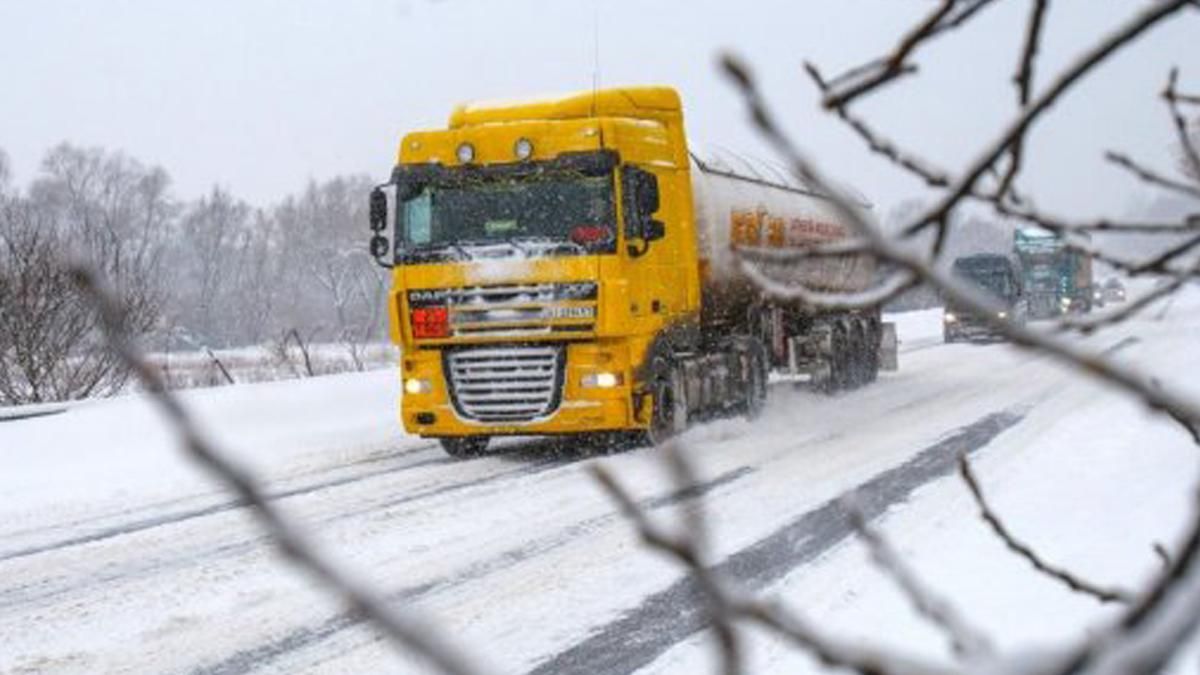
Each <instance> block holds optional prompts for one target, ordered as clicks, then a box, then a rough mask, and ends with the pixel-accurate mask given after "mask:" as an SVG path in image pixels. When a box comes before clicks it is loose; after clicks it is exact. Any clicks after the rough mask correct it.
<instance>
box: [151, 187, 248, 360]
mask: <svg viewBox="0 0 1200 675" xmlns="http://www.w3.org/2000/svg"><path fill="white" fill-rule="evenodd" d="M250 216H251V209H250V206H249V205H248V204H246V203H245V202H243V201H240V200H238V199H235V198H234V197H233V196H232V195H230V194H229V193H228V192H227V191H225V190H222V189H221V188H219V187H214V188H213V189H212V191H211V192H209V194H207V195H205V196H204V197H202V198H200V199H199V200H197V201H195V202H192V203H191V204H189V205H188V206H187V207H186V208H185V210H184V212H183V215H182V217H181V218H180V220H179V226H178V235H177V237H176V238H175V240H174V241H173V242H172V244H171V248H170V254H169V256H168V261H169V262H168V271H167V274H166V275H165V276H167V277H168V278H170V280H171V282H170V289H171V296H172V297H171V302H170V305H169V307H167V309H166V311H167V312H168V313H170V314H171V315H172V317H173V323H175V324H177V325H179V326H183V327H185V328H186V329H187V330H188V331H189V332H190V333H191V334H192V335H193V336H194V338H195V339H197V340H199V341H201V342H203V343H205V344H214V345H222V346H223V345H228V344H232V343H235V342H237V341H239V338H242V336H241V335H238V328H239V325H238V324H239V319H240V317H241V316H242V315H244V314H245V313H250V312H254V311H255V308H254V307H252V306H250V304H249V303H246V302H243V301H242V300H241V293H242V292H243V291H244V290H247V289H245V288H244V285H243V284H240V283H239V282H240V281H242V280H243V279H244V277H245V275H244V273H243V271H242V270H243V268H244V267H245V266H247V265H250V264H252V261H251V260H249V258H250V256H251V255H252V250H251V246H250V242H251V240H252V238H253V233H252V232H251V231H250Z"/></svg>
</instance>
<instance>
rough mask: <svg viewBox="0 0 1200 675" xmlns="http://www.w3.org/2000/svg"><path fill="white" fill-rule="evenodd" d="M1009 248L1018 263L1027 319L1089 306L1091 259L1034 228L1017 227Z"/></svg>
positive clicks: (1077, 310)
mask: <svg viewBox="0 0 1200 675" xmlns="http://www.w3.org/2000/svg"><path fill="white" fill-rule="evenodd" d="M1013 251H1014V252H1015V253H1016V255H1017V259H1018V260H1019V261H1020V263H1021V281H1022V286H1023V287H1024V290H1025V297H1026V302H1027V305H1028V311H1029V318H1031V319H1049V318H1053V317H1056V316H1060V315H1062V314H1067V313H1084V312H1090V311H1091V309H1092V259H1091V257H1090V256H1088V255H1086V254H1084V253H1082V252H1080V251H1077V250H1074V249H1071V248H1068V247H1067V246H1066V245H1065V244H1064V242H1063V240H1062V238H1061V237H1059V236H1058V235H1056V234H1054V233H1053V232H1048V231H1046V230H1042V229H1037V228H1019V229H1017V230H1016V232H1015V233H1014V234H1013Z"/></svg>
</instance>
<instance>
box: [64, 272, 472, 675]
mask: <svg viewBox="0 0 1200 675" xmlns="http://www.w3.org/2000/svg"><path fill="white" fill-rule="evenodd" d="M70 273H71V274H72V276H73V277H74V279H75V281H76V283H77V284H79V286H80V288H82V289H83V291H84V292H85V293H86V295H87V296H88V297H89V298H90V300H91V301H92V303H93V304H94V305H95V307H96V308H97V309H98V310H99V312H100V315H101V319H102V321H103V324H104V331H105V335H106V337H107V338H108V342H109V345H110V346H111V348H112V349H113V350H114V351H115V352H116V353H117V354H119V355H120V357H121V358H122V359H123V360H124V361H125V363H126V364H127V365H128V366H129V367H130V368H131V369H132V370H133V372H134V374H135V376H136V377H137V378H138V380H140V381H141V383H142V385H143V386H144V387H145V388H146V391H147V392H149V393H150V394H151V396H152V397H153V401H154V402H155V403H157V404H158V407H159V409H160V410H161V411H162V413H163V415H164V416H166V418H167V419H168V420H169V421H170V423H171V424H172V425H173V426H174V427H175V430H176V432H177V433H178V434H179V436H180V439H181V441H182V443H183V447H184V449H185V450H186V452H187V454H188V456H190V457H191V458H192V459H194V460H196V461H197V462H199V463H200V465H201V466H203V467H204V468H205V469H207V470H208V471H209V472H210V473H211V474H212V475H213V476H214V477H215V478H216V479H218V480H219V481H220V482H221V483H223V484H224V485H226V486H227V487H228V488H229V489H230V490H232V491H233V492H234V494H236V495H237V496H238V498H239V499H240V500H241V501H242V502H244V503H245V504H247V505H248V506H249V508H250V513H251V514H252V515H253V516H254V517H255V519H256V520H258V522H259V524H260V525H262V527H263V529H264V530H266V532H267V533H268V534H269V535H270V537H271V539H272V540H273V541H274V543H275V544H276V546H277V547H278V548H279V550H280V551H281V552H282V553H283V554H284V556H285V557H286V558H288V559H289V560H291V561H292V562H293V563H295V564H296V565H297V566H299V567H301V568H302V569H304V570H306V571H307V572H309V573H310V574H312V575H313V576H314V577H315V578H316V579H317V580H318V581H320V582H321V583H322V584H323V585H324V586H326V587H328V588H329V589H331V590H332V591H334V592H335V593H336V594H337V595H339V596H340V597H341V598H342V599H343V600H345V601H346V603H347V604H348V605H349V606H350V609H351V610H352V611H353V612H354V613H355V614H359V615H361V616H362V617H364V618H365V619H366V620H367V621H368V622H370V624H371V625H373V626H374V627H375V628H377V629H378V630H379V631H380V632H381V633H382V634H383V635H384V637H386V638H387V639H388V640H389V641H390V642H392V643H393V644H394V645H396V646H397V647H400V648H402V649H406V650H411V651H413V652H415V653H417V654H419V655H420V656H422V657H423V658H425V659H427V660H428V661H429V663H430V664H432V665H433V666H435V667H436V668H437V669H438V670H439V671H440V672H443V673H448V674H450V675H468V674H470V673H474V672H476V671H475V668H474V667H473V666H471V665H470V664H468V662H467V660H466V659H465V658H464V657H463V656H462V655H461V654H460V653H458V651H457V650H456V649H454V648H452V647H451V646H450V645H448V644H447V643H445V642H444V641H443V640H442V638H441V637H439V636H438V635H436V634H435V633H434V632H433V630H432V629H431V628H430V627H429V626H426V625H424V624H422V623H419V622H418V621H416V620H415V619H413V618H410V617H406V616H402V615H400V614H399V613H397V612H396V611H394V610H393V609H392V608H391V607H389V606H388V605H387V604H386V603H385V602H384V601H383V600H382V599H380V598H378V597H376V596H375V595H374V594H372V593H371V592H370V591H369V590H367V589H366V588H364V587H362V586H361V585H359V584H358V583H357V582H356V581H354V580H353V579H351V578H350V577H349V576H348V575H347V574H346V573H345V572H343V571H342V570H340V569H338V567H337V566H335V565H334V564H333V563H332V562H330V561H329V560H327V559H326V558H325V556H324V555H323V554H322V553H320V551H319V550H318V549H317V548H316V546H315V545H313V543H312V542H311V541H309V539H308V538H307V537H306V536H304V535H303V534H302V533H301V531H300V530H299V529H297V528H296V526H295V525H294V524H292V522H291V521H289V520H288V519H287V518H286V517H285V516H284V515H283V512H282V511H280V510H279V508H278V507H277V506H275V505H274V503H273V502H271V501H270V498H269V497H268V496H267V494H266V493H265V492H264V491H263V490H262V488H260V487H259V485H258V483H257V482H256V481H255V479H254V478H253V477H252V476H251V475H250V474H249V473H247V472H246V471H244V470H243V469H242V468H241V467H239V466H237V465H236V464H234V463H233V462H231V461H229V460H228V459H227V458H226V457H225V456H224V455H223V454H222V453H220V452H219V451H217V449H216V448H215V447H214V446H213V445H212V444H211V443H210V442H209V441H208V439H207V438H206V437H205V435H204V434H203V433H202V432H201V430H200V428H199V427H198V426H197V425H196V423H195V421H194V420H193V419H192V418H191V416H190V415H189V414H188V412H187V411H186V410H185V409H184V407H183V404H182V403H180V401H179V399H177V398H176V397H175V396H174V395H173V394H172V393H171V392H170V391H169V390H168V389H167V388H166V385H165V383H164V382H163V381H162V379H161V377H160V376H159V373H158V372H157V371H156V370H155V369H154V368H153V367H152V366H151V365H150V364H149V363H147V362H146V361H145V360H144V359H143V358H142V357H141V355H140V353H139V351H138V349H137V347H136V346H134V344H133V342H132V341H131V340H130V339H129V336H128V335H127V334H126V333H125V330H124V325H123V324H124V310H123V308H122V307H121V305H120V304H119V302H118V301H117V300H116V299H115V298H114V297H113V296H112V295H111V294H109V293H108V292H106V291H105V290H104V289H103V288H102V287H101V286H100V282H99V281H98V280H97V279H96V277H95V275H94V274H93V273H92V272H91V270H89V269H87V268H85V267H74V268H72V269H71V270H70Z"/></svg>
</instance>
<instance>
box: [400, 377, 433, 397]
mask: <svg viewBox="0 0 1200 675" xmlns="http://www.w3.org/2000/svg"><path fill="white" fill-rule="evenodd" d="M404 391H405V392H406V393H409V394H428V393H429V392H431V391H433V384H432V383H431V382H430V381H429V380H427V379H425V378H423V377H410V378H408V379H407V380H405V381H404Z"/></svg>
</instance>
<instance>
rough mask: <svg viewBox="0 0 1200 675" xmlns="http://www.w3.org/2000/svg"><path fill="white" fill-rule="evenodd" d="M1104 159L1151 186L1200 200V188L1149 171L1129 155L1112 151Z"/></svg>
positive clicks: (1105, 154)
mask: <svg viewBox="0 0 1200 675" xmlns="http://www.w3.org/2000/svg"><path fill="white" fill-rule="evenodd" d="M1104 159H1107V160H1108V161H1110V162H1112V163H1113V164H1116V165H1117V166H1119V167H1121V168H1122V169H1125V170H1126V171H1128V172H1130V173H1132V174H1133V175H1134V176H1137V177H1138V179H1139V180H1141V181H1143V182H1146V183H1149V184H1151V185H1157V186H1158V187H1161V188H1164V189H1166V190H1171V191H1173V192H1178V193H1179V194H1183V195H1187V196H1189V197H1194V198H1197V199H1200V188H1197V187H1193V186H1191V185H1188V184H1187V183H1180V182H1179V181H1177V180H1172V179H1170V178H1167V177H1166V176H1163V175H1161V174H1159V173H1157V172H1155V171H1154V170H1152V169H1148V168H1146V167H1144V166H1142V165H1140V164H1138V163H1137V162H1135V161H1133V160H1132V159H1130V158H1129V157H1128V156H1127V155H1123V154H1121V153H1119V152H1112V151H1111V150H1110V151H1109V152H1106V153H1104Z"/></svg>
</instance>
